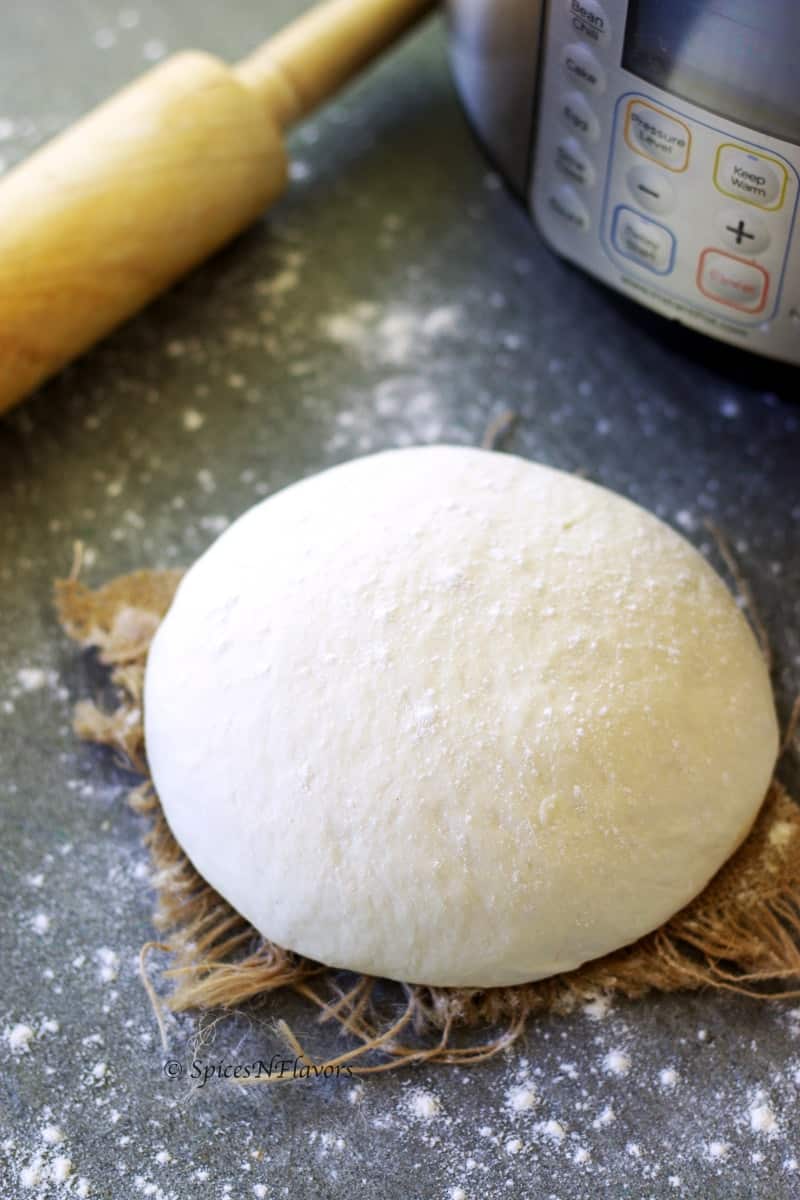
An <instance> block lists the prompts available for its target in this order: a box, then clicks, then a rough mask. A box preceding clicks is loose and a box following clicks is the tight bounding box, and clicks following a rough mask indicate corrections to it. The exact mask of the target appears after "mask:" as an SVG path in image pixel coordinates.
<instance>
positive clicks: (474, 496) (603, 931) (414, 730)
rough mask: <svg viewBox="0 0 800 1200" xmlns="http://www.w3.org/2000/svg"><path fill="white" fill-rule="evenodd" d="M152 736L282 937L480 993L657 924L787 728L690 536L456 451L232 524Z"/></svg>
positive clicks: (206, 858)
mask: <svg viewBox="0 0 800 1200" xmlns="http://www.w3.org/2000/svg"><path fill="white" fill-rule="evenodd" d="M145 732H146V742H147V753H148V756H149V762H150V767H151V770H152V775H153V779H154V782H155V785H156V788H157V791H158V794H159V796H160V798H161V802H162V804H163V807H164V811H165V813H166V816H167V820H168V822H169V824H170V826H171V828H172V830H173V832H174V834H175V837H176V838H177V840H178V841H179V843H180V844H181V846H182V847H183V848H184V850H185V851H186V853H187V854H188V856H189V858H190V859H191V860H192V862H193V863H194V865H195V867H196V868H197V870H198V871H199V872H200V873H201V874H202V875H203V876H204V877H205V878H206V879H207V880H208V882H209V883H211V884H212V885H213V887H214V888H216V889H217V891H219V892H220V893H221V894H222V895H223V896H224V897H225V898H226V899H227V900H228V901H229V902H230V903H231V904H232V905H233V906H234V907H235V908H236V909H238V910H239V912H241V913H242V914H243V915H244V916H245V917H247V918H248V920H249V921H251V922H252V924H253V925H254V926H255V927H256V929H258V930H259V931H260V932H261V933H262V934H264V935H265V936H266V937H267V938H270V939H271V940H272V941H274V942H276V943H277V944H279V945H281V946H284V947H287V948H289V949H292V950H295V951H298V952H299V953H301V954H304V955H308V956H309V957H311V958H313V959H317V960H319V961H321V962H323V963H327V964H329V965H331V966H336V967H347V968H350V969H352V970H354V971H363V972H365V973H367V974H370V975H383V976H388V977H390V978H395V979H401V980H406V981H409V982H416V983H427V984H439V985H465V986H473V987H491V986H495V985H503V984H514V983H519V982H522V981H525V980H534V979H540V978H543V977H545V976H548V975H553V974H555V973H556V972H559V971H568V970H571V969H572V968H574V967H577V966H579V964H581V963H583V962H585V961H586V960H587V959H592V958H596V957H598V956H600V955H603V954H606V953H608V952H610V951H612V950H615V949H617V948H618V947H621V946H623V945H625V944H626V943H629V942H631V941H633V940H635V939H636V938H637V937H639V936H640V935H642V934H645V933H647V932H648V931H649V930H652V929H654V928H656V927H657V926H658V925H660V924H661V923H662V922H663V921H664V920H666V919H667V918H668V917H670V916H671V915H672V914H673V913H675V912H676V911H677V910H678V909H680V908H681V907H682V906H683V905H684V904H686V903H687V902H688V901H689V900H691V899H692V897H694V896H695V895H696V894H697V893H698V892H700V891H701V890H702V888H703V887H704V885H705V884H706V883H707V882H708V880H709V879H710V878H711V876H712V875H713V874H714V873H715V872H716V870H717V869H718V868H719V867H720V865H721V864H722V863H723V862H724V860H725V859H726V858H727V857H728V856H729V855H730V854H731V853H732V851H733V850H734V849H735V848H736V847H737V846H738V844H739V843H740V842H741V841H742V840H743V839H744V837H745V836H746V834H747V832H748V831H749V829H750V826H751V824H752V822H753V819H754V818H755V816H756V813H757V811H758V808H759V806H760V804H761V801H762V799H763V797H764V794H765V792H766V789H767V787H768V784H769V781H770V776H771V773H772V769H773V765H774V762H775V757H776V754H777V748H778V730H777V725H776V719H775V711H774V706H773V701H772V693H771V688H770V682H769V678H768V674H767V671H766V669H765V666H764V662H763V660H762V657H761V655H760V653H759V650H758V647H757V645H756V642H755V639H754V637H753V635H752V633H751V631H750V629H749V627H748V625H747V623H746V622H745V620H744V618H743V617H742V615H741V613H740V612H739V610H738V609H737V607H736V605H735V603H734V601H733V599H732V598H731V596H730V595H729V593H728V591H727V589H726V588H725V586H724V584H723V583H722V581H721V580H720V579H719V578H718V577H717V575H716V574H715V573H714V572H713V571H712V570H711V568H710V567H709V566H708V565H707V564H706V563H705V561H704V560H703V559H702V557H701V556H700V555H699V554H698V553H697V551H696V550H694V549H693V547H692V546H690V545H689V544H688V543H687V542H686V541H685V540H684V539H683V538H681V537H680V536H679V535H678V534H676V533H675V532H673V531H672V530H671V529H670V528H668V527H667V526H666V525H665V524H663V523H662V522H661V521H659V520H657V519H656V518H655V517H653V516H651V515H650V514H649V513H647V512H646V511H644V510H643V509H641V508H640V507H638V506H637V505H635V504H633V503H631V502H630V501H628V500H625V499H622V498H621V497H619V496H617V495H615V494H614V493H612V492H610V491H607V490H606V489H604V488H601V487H598V486H596V485H594V484H591V483H587V482H585V481H583V480H581V479H576V478H574V477H573V476H571V475H568V474H565V473H563V472H561V471H556V470H552V469H549V468H547V467H543V466H538V465H535V464H533V463H530V462H527V461H524V460H522V459H519V458H515V457H512V456H510V455H505V454H495V453H490V452H487V451H481V450H472V449H465V448H461V447H453V446H436V447H427V448H413V449H407V450H396V451H388V452H385V453H382V454H376V455H373V456H370V457H367V458H362V459H360V460H357V461H355V462H351V463H347V464H345V465H343V466H338V467H335V468H333V469H331V470H328V471H324V472H323V473H322V474H319V475H316V476H314V477H312V478H309V479H305V480H303V481H301V482H299V483H296V484H294V485H293V486H291V487H288V488H286V489H285V490H284V491H282V492H279V493H278V494H277V495H274V496H272V497H270V498H269V499H267V500H265V501H263V502H262V503H260V504H258V505H256V506H255V507H254V508H252V509H251V510H250V511H249V512H247V513H245V514H244V516H242V517H241V518H240V519H239V520H237V521H236V522H235V523H234V524H233V525H232V526H231V527H230V528H229V529H228V530H227V531H226V532H225V533H223V535H222V536H221V537H220V538H219V539H218V540H217V541H216V542H215V543H214V545H213V546H212V547H211V548H210V549H209V550H208V551H207V552H206V553H205V554H204V555H203V556H202V557H201V558H200V559H199V560H198V561H197V562H196V563H195V565H194V566H193V567H192V568H191V570H190V571H189V572H188V574H187V575H186V576H185V577H184V579H183V581H182V583H181V585H180V587H179V589H178V592H177V595H176V597H175V600H174V603H173V604H172V607H171V608H170V610H169V612H168V614H167V616H166V618H165V620H164V622H163V624H162V625H161V627H160V628H159V630H158V633H157V635H156V638H155V640H154V643H153V646H152V649H151V652H150V658H149V662H148V666H147V674H146V687H145Z"/></svg>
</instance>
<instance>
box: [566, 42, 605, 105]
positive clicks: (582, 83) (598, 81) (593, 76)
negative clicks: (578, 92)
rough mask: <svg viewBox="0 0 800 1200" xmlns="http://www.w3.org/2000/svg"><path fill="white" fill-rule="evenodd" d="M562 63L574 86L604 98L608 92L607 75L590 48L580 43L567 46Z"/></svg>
mask: <svg viewBox="0 0 800 1200" xmlns="http://www.w3.org/2000/svg"><path fill="white" fill-rule="evenodd" d="M561 62H562V64H563V67H564V71H565V72H566V74H567V76H568V77H569V79H571V80H572V82H573V83H574V84H577V85H578V87H580V88H583V90H584V91H586V92H591V93H593V94H594V95H595V96H602V94H603V92H604V91H605V90H606V73H605V71H604V70H603V68H602V67H601V66H600V63H599V62H598V61H597V58H596V57H595V55H594V54H593V53H592V51H591V50H590V49H589V47H588V46H584V45H582V44H581V43H580V42H574V43H573V44H572V45H570V46H565V47H564V50H563V53H562V55H561Z"/></svg>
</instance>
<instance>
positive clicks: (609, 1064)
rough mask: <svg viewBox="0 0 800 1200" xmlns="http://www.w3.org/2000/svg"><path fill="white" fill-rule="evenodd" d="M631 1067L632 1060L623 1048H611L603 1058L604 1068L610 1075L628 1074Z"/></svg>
mask: <svg viewBox="0 0 800 1200" xmlns="http://www.w3.org/2000/svg"><path fill="white" fill-rule="evenodd" d="M630 1069H631V1060H630V1058H629V1056H628V1055H627V1054H625V1053H624V1052H623V1051H622V1050H609V1052H608V1054H607V1055H606V1056H605V1058H604V1059H603V1070H604V1071H607V1072H608V1074H609V1075H627V1074H628V1072H629V1071H630Z"/></svg>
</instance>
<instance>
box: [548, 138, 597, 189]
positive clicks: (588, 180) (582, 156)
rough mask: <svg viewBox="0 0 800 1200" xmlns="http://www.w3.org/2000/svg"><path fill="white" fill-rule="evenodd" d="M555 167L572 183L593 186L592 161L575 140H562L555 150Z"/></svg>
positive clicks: (586, 186)
mask: <svg viewBox="0 0 800 1200" xmlns="http://www.w3.org/2000/svg"><path fill="white" fill-rule="evenodd" d="M556 166H557V167H558V169H559V171H560V172H561V174H562V175H566V176H567V178H568V179H571V180H572V182H573V183H578V184H580V186H581V187H585V188H590V187H592V186H593V185H594V181H595V178H596V172H595V169H594V166H593V164H592V160H591V159H590V158H589V155H588V154H587V153H586V151H585V150H584V148H583V146H582V145H581V144H580V142H579V141H578V139H577V138H574V137H568V138H564V140H563V142H559V144H558V148H557V149H556Z"/></svg>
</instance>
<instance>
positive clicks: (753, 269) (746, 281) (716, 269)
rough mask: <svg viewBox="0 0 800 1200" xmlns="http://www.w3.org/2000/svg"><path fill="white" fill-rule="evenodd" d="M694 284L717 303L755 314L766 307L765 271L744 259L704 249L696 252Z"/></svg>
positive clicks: (720, 251)
mask: <svg viewBox="0 0 800 1200" xmlns="http://www.w3.org/2000/svg"><path fill="white" fill-rule="evenodd" d="M697 286H698V288H699V289H700V291H701V292H702V293H703V295H704V296H708V298H709V300H716V302H717V304H725V305H726V306H727V307H728V308H736V309H738V310H739V312H746V313H752V314H755V313H760V312H763V311H764V308H765V307H766V304H767V292H768V291H769V274H768V273H767V272H766V271H765V270H764V268H763V267H760V266H759V265H758V263H754V262H749V261H748V260H747V259H746V258H739V256H738V255H736V254H725V253H724V251H722V250H712V249H708V250H704V251H703V253H702V254H701V255H700V262H699V263H698V266H697Z"/></svg>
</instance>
